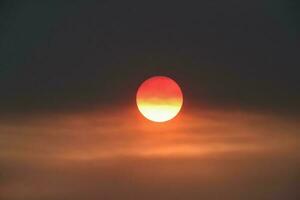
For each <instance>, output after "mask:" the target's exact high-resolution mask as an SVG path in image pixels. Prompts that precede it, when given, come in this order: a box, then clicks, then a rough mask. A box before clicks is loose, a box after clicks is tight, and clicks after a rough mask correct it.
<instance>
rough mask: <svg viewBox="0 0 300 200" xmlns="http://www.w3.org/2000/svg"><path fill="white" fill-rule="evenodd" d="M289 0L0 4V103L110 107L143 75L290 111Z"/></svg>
mask: <svg viewBox="0 0 300 200" xmlns="http://www.w3.org/2000/svg"><path fill="white" fill-rule="evenodd" d="M298 11H299V3H298V2H297V1H296V0H289V1H283V0H277V1H256V0H255V1H240V0H231V1H221V0H213V1H212V0H204V1H189V2H174V1H148V2H145V1H106V2H105V1H72V2H71V1H70V2H67V1H47V2H45V1H43V2H31V1H2V2H1V12H0V13H1V14H0V22H1V32H0V34H1V40H0V42H1V43H0V56H1V57H0V66H1V68H0V91H1V99H0V108H1V110H2V111H3V112H4V111H8V112H12V111H21V112H22V111H25V110H26V111H31V110H40V109H42V110H44V109H45V110H47V109H51V110H52V109H62V108H64V109H70V110H72V109H74V108H86V106H90V105H96V106H101V105H107V104H108V105H120V104H123V103H124V104H128V103H131V102H132V98H134V95H135V92H136V88H137V87H138V85H139V84H140V83H141V82H142V81H143V80H144V79H145V78H147V77H149V76H151V75H158V74H160V75H169V76H171V77H173V78H174V79H176V80H177V81H178V82H179V84H180V85H181V86H182V87H183V90H184V94H185V96H186V97H188V98H186V99H187V100H188V101H190V102H193V103H194V104H197V103H200V104H201V103H205V104H211V105H213V106H229V107H232V106H241V107H245V108H246V107H250V108H258V109H267V110H275V111H276V110H278V111H285V112H298V111H299V101H300V95H299V94H300V93H299V89H300V81H299V73H300V70H299V64H300V61H299V50H300V46H299V45H300V42H299V31H300V29H299V12H298Z"/></svg>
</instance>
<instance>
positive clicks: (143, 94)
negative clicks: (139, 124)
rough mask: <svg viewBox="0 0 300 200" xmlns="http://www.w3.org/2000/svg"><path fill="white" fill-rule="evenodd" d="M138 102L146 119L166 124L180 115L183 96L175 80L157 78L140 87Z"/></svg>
mask: <svg viewBox="0 0 300 200" xmlns="http://www.w3.org/2000/svg"><path fill="white" fill-rule="evenodd" d="M136 102H137V106H138V109H139V110H140V112H141V113H142V114H143V116H144V117H146V118H147V119H149V120H151V121H155V122H165V121H168V120H171V119H173V118H174V117H175V116H176V115H177V114H178V112H179V111H180V109H181V107H182V104H183V95H182V92H181V89H180V87H179V86H178V84H177V83H176V82H175V81H174V80H172V79H170V78H168V77H165V76H155V77H152V78H149V79H147V80H146V81H145V82H143V83H142V85H141V86H140V87H139V89H138V92H137V96H136Z"/></svg>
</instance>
